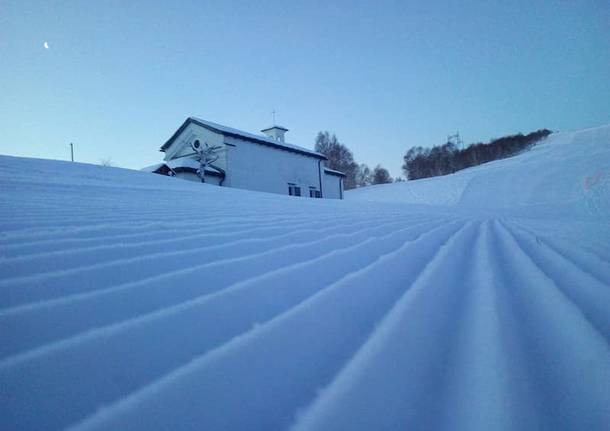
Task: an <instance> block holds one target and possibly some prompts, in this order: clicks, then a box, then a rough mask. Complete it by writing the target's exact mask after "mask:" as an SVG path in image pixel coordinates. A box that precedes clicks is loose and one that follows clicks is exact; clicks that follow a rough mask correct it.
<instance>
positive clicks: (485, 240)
mask: <svg viewBox="0 0 610 431" xmlns="http://www.w3.org/2000/svg"><path fill="white" fill-rule="evenodd" d="M609 137H610V127H603V128H598V129H591V130H586V131H580V132H575V133H571V134H556V135H552V136H551V137H549V138H548V140H547V142H546V143H545V144H542V145H539V146H537V147H536V148H534V150H532V151H531V152H528V153H526V154H522V155H520V156H518V157H514V158H511V159H506V160H502V161H498V162H493V163H489V164H487V165H483V166H479V167H477V168H473V169H470V170H467V171H461V172H459V173H456V174H454V175H449V176H446V177H438V178H432V179H427V180H420V181H414V182H408V183H402V184H400V183H399V184H392V185H387V186H377V187H370V188H367V189H360V190H355V191H353V192H349V193H347V194H346V195H347V200H345V201H333V200H323V199H307V198H294V197H289V196H279V195H272V194H264V193H256V192H249V191H243V190H235V189H227V188H219V187H214V186H210V185H202V184H197V183H190V182H187V181H181V180H178V179H176V178H169V177H162V176H156V175H152V174H147V173H142V172H135V171H129V170H123V169H116V168H108V167H99V166H92V165H84V164H76V163H66V162H57V161H48V160H37V159H23V158H14V157H6V156H1V157H0V250H1V251H0V253H1V257H0V429H6V430H40V429H44V430H60V429H70V430H81V431H82V430H170V429H171V430H286V429H291V430H342V429H343V430H381V429H384V430H399V429H400V430H401V429H451V430H455V429H464V430H489V429H498V430H499V429H504V430H540V429H554V430H555V429H586V430H603V429H606V427H607V424H608V423H610V410H609V409H608V406H609V405H610V347H609V341H610V285H609V283H608V280H610V229H608V220H609V216H610V211H609V210H610V207H609V206H608V181H609V178H608V173H609V170H608V169H609V164H610V153H609V150H610V140H609V139H608V138H609Z"/></svg>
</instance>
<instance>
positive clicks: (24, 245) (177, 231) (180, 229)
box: [2, 217, 344, 258]
mask: <svg viewBox="0 0 610 431" xmlns="http://www.w3.org/2000/svg"><path fill="white" fill-rule="evenodd" d="M342 219H344V218H339V217H337V218H336V220H342ZM326 220H327V221H328V220H332V219H326ZM287 222H290V223H294V224H301V223H305V222H311V219H310V218H309V219H307V218H302V219H298V218H293V219H284V220H283V221H281V222H278V221H276V220H274V221H269V222H267V223H259V224H257V225H254V224H243V225H240V226H235V225H224V226H220V227H219V226H207V223H206V224H203V227H202V223H198V224H196V225H193V226H191V227H184V226H182V225H175V226H172V227H168V226H167V225H166V226H165V227H164V228H163V229H160V228H157V229H156V230H151V229H150V228H149V227H148V228H145V229H142V232H135V233H134V232H130V233H127V232H125V233H121V234H114V235H112V234H110V235H109V234H108V232H100V234H98V235H97V236H92V237H86V238H73V237H71V236H68V237H64V238H50V239H43V240H38V241H29V242H24V241H18V242H16V243H12V244H3V250H2V251H3V254H4V255H5V257H7V258H8V257H21V256H35V255H41V254H44V253H49V252H57V251H61V250H72V249H78V250H90V249H92V248H94V247H96V245H97V243H101V244H107V243H109V242H114V241H124V240H132V239H141V238H159V237H164V236H167V237H168V238H167V239H183V238H190V237H192V236H193V235H200V234H204V233H212V234H217V233H218V231H219V228H220V230H221V231H222V229H230V232H231V233H234V234H235V233H245V232H256V231H261V230H264V229H273V228H275V229H281V228H279V227H278V223H287ZM133 230H139V229H135V228H134V229H133ZM164 239H165V238H164ZM142 242H146V241H142ZM140 243H141V242H140ZM80 244H85V246H84V247H83V246H79V245H80ZM88 244H91V245H88ZM44 246H50V247H51V248H52V247H61V246H66V247H65V248H64V249H59V250H52V249H51V250H48V251H45V252H43V253H41V252H39V249H40V247H44ZM71 246H72V247H71ZM30 249H32V251H30V252H29V254H28V250H30ZM36 251H38V252H36ZM8 253H10V254H12V256H8V255H7V254H8Z"/></svg>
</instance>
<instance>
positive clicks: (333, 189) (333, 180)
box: [323, 173, 343, 199]
mask: <svg viewBox="0 0 610 431" xmlns="http://www.w3.org/2000/svg"><path fill="white" fill-rule="evenodd" d="M323 175H324V176H323V178H324V183H323V185H324V190H323V193H324V197H325V198H326V199H342V196H343V194H342V191H343V190H342V187H343V181H342V178H341V177H339V176H337V175H331V174H327V173H324V174H323Z"/></svg>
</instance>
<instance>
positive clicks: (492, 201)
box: [346, 125, 610, 216]
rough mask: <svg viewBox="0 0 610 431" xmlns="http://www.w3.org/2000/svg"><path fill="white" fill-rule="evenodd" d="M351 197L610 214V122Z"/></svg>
mask: <svg viewBox="0 0 610 431" xmlns="http://www.w3.org/2000/svg"><path fill="white" fill-rule="evenodd" d="M346 199H347V200H359V201H377V202H381V201H384V202H403V203H417V204H429V205H446V206H450V207H455V208H466V209H473V208H480V209H494V210H510V211H513V212H518V211H523V209H524V208H525V207H527V208H528V209H527V213H528V214H529V215H531V211H534V212H543V213H548V212H550V213H551V214H552V212H553V211H558V210H559V211H564V212H569V213H570V214H578V215H581V216H586V215H589V214H593V215H595V214H598V215H604V214H605V215H607V214H610V125H607V126H602V127H598V128H593V129H586V130H580V131H577V132H567V133H554V134H551V135H550V136H549V137H548V138H546V139H545V140H544V141H542V142H541V143H539V144H538V145H536V146H534V147H533V148H532V149H531V150H530V151H527V152H525V153H523V154H520V155H518V156H515V157H511V158H508V159H503V160H498V161H494V162H490V163H486V164H483V165H480V166H477V167H474V168H470V169H466V170H463V171H459V172H456V173H455V174H451V175H446V176H442V177H434V178H426V179H421V180H415V181H407V182H404V183H395V184H387V185H379V186H371V187H365V188H361V189H355V190H351V191H348V192H346Z"/></svg>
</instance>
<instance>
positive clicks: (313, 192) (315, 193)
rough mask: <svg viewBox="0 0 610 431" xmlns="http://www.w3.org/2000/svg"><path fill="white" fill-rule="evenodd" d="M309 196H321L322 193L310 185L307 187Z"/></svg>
mask: <svg viewBox="0 0 610 431" xmlns="http://www.w3.org/2000/svg"><path fill="white" fill-rule="evenodd" d="M309 197H310V198H321V197H322V193H321V192H320V190H316V188H315V187H310V188H309Z"/></svg>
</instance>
